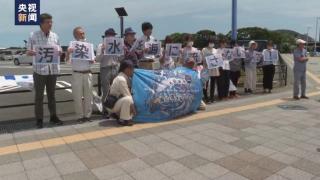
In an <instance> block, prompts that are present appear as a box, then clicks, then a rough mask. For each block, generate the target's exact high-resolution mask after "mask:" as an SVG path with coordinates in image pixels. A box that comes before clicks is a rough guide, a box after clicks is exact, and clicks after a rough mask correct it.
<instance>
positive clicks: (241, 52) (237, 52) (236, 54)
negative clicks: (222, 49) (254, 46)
mask: <svg viewBox="0 0 320 180" xmlns="http://www.w3.org/2000/svg"><path fill="white" fill-rule="evenodd" d="M243 58H246V51H245V49H244V48H243V47H234V48H233V50H232V59H243Z"/></svg>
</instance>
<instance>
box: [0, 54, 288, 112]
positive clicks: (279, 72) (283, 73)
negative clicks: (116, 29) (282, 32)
mask: <svg viewBox="0 0 320 180" xmlns="http://www.w3.org/2000/svg"><path fill="white" fill-rule="evenodd" d="M92 74H93V75H97V78H98V79H97V81H98V83H97V84H94V85H93V86H94V87H98V95H99V96H100V95H101V81H100V73H99V72H93V73H92ZM71 75H72V74H71V73H64V74H59V75H58V77H64V76H71ZM244 77H245V75H244V73H243V72H242V75H241V79H240V83H239V85H240V86H241V85H243V81H244ZM262 77H263V72H262V67H258V69H257V82H258V83H259V82H260V83H261V81H262ZM287 79H288V68H287V65H286V64H285V62H284V61H283V59H282V58H281V56H280V65H276V72H275V79H274V81H278V82H279V86H280V87H281V86H286V85H287ZM71 88H72V87H71V86H68V87H58V88H56V90H66V89H71ZM30 92H32V91H30V90H16V91H4V92H0V95H3V94H16V93H30ZM72 101H73V99H69V100H60V101H56V103H66V102H72ZM44 104H47V102H44ZM33 105H34V103H33V102H30V103H23V104H13V105H3V106H0V109H4V108H16V107H24V106H33Z"/></svg>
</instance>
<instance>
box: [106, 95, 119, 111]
mask: <svg viewBox="0 0 320 180" xmlns="http://www.w3.org/2000/svg"><path fill="white" fill-rule="evenodd" d="M119 99H120V98H118V97H117V96H113V95H108V96H107V98H106V101H105V102H104V106H105V107H107V108H109V109H113V107H114V105H115V104H116V103H117V101H118V100H119Z"/></svg>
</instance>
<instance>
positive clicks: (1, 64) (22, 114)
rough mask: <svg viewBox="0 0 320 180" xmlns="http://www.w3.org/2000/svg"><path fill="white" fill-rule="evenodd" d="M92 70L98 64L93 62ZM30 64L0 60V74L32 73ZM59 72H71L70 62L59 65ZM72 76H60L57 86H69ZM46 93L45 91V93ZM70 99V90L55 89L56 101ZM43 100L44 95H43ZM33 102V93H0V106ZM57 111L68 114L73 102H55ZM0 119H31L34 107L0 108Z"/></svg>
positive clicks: (71, 111)
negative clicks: (15, 63)
mask: <svg viewBox="0 0 320 180" xmlns="http://www.w3.org/2000/svg"><path fill="white" fill-rule="evenodd" d="M92 71H93V72H98V71H99V64H98V63H97V64H94V65H93V66H92ZM32 73H33V70H32V66H30V65H20V66H15V65H13V62H11V61H0V76H3V75H6V74H14V75H27V74H32ZM61 73H72V71H71V65H70V64H62V65H61ZM71 81H72V78H71V76H66V77H60V78H58V81H57V86H56V87H57V88H63V87H69V86H71ZM94 84H97V76H96V75H94ZM14 90H17V89H14ZM0 91H1V90H0ZM45 95H46V93H45ZM71 99H72V90H71V89H66V90H57V91H56V100H57V101H67V100H71ZM45 101H47V100H46V96H45ZM33 102H34V93H33V92H31V91H30V92H28V93H18V94H5V95H4V94H2V95H0V106H4V105H14V104H22V103H33ZM44 110H45V115H48V110H47V107H46V106H45V109H44ZM57 112H58V114H61V115H70V114H72V113H73V112H74V109H73V103H72V102H65V103H58V104H57ZM0 114H1V116H0V121H8V120H21V119H32V118H33V117H34V107H33V106H26V107H17V108H4V109H0Z"/></svg>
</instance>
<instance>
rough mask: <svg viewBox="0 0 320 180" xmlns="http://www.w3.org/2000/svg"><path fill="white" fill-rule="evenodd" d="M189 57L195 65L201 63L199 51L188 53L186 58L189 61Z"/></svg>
mask: <svg viewBox="0 0 320 180" xmlns="http://www.w3.org/2000/svg"><path fill="white" fill-rule="evenodd" d="M191 57H192V58H193V59H194V61H195V62H196V63H197V64H199V63H201V62H202V59H201V52H200V51H199V50H197V51H194V52H188V53H187V57H186V58H187V59H189V58H191Z"/></svg>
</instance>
